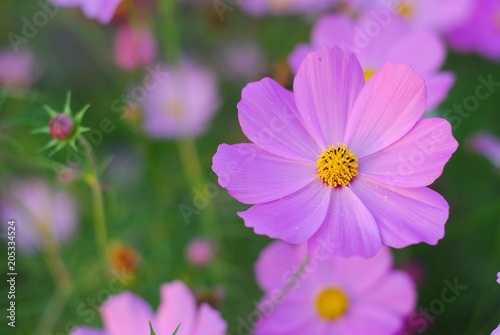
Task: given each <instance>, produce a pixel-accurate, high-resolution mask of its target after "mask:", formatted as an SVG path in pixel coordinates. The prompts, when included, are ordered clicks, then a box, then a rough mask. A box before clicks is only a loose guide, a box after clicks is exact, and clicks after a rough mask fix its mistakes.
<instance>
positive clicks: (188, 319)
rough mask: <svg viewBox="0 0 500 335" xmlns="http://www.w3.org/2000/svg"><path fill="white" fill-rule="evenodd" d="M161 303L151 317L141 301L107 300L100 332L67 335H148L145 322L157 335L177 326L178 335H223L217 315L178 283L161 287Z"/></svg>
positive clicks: (125, 296) (130, 297)
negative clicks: (199, 304)
mask: <svg viewBox="0 0 500 335" xmlns="http://www.w3.org/2000/svg"><path fill="white" fill-rule="evenodd" d="M160 295H161V302H160V306H159V307H158V311H157V312H156V314H154V312H153V310H152V309H151V307H150V306H149V305H148V304H147V302H145V301H144V300H143V299H142V298H140V297H138V296H136V295H135V294H133V293H131V292H123V293H120V294H117V295H114V296H111V297H109V298H108V299H107V300H106V301H105V302H104V303H103V304H102V306H101V310H100V312H101V316H102V319H103V324H104V329H103V330H100V329H95V328H89V327H85V326H80V327H76V328H74V329H73V330H72V331H71V333H70V335H149V334H150V329H149V322H151V325H152V326H153V329H154V331H155V333H156V334H157V335H172V334H173V332H174V330H175V329H176V328H177V326H178V325H179V324H181V327H180V328H179V332H178V333H177V334H178V335H224V334H225V332H226V328H227V325H226V322H225V321H224V320H223V319H222V318H221V315H220V313H219V311H216V310H214V309H213V308H212V307H210V305H208V304H206V303H203V304H201V306H199V307H197V306H196V301H195V298H194V296H193V294H192V293H191V291H190V290H189V288H188V287H187V286H186V285H185V284H184V283H182V282H180V281H174V282H172V283H168V284H164V285H162V287H161V290H160Z"/></svg>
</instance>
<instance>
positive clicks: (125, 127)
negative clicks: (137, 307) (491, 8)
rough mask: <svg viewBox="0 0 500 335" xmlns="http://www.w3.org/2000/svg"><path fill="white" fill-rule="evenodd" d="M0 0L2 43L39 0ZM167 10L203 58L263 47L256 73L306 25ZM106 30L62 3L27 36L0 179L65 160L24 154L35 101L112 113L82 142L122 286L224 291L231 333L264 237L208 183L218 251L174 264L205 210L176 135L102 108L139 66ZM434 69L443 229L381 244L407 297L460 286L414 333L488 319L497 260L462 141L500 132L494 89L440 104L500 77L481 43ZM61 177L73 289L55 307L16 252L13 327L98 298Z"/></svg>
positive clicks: (66, 316) (495, 294)
mask: <svg viewBox="0 0 500 335" xmlns="http://www.w3.org/2000/svg"><path fill="white" fill-rule="evenodd" d="M0 8H1V11H0V17H1V20H0V22H1V23H0V36H2V42H1V44H0V47H8V44H9V41H8V39H7V35H8V33H9V32H16V33H19V31H20V29H21V27H22V24H23V22H22V18H23V17H28V18H30V17H31V16H32V15H33V14H34V13H35V12H36V11H37V10H39V7H38V5H37V4H36V3H35V2H28V1H22V2H20V1H13V0H3V1H2V4H1V5H0ZM154 19H155V18H154V17H152V18H151V20H154ZM152 22H153V21H152ZM177 23H178V25H179V29H180V31H181V37H182V38H181V41H182V50H183V52H184V53H185V54H186V55H189V56H190V57H191V58H193V59H196V60H197V61H198V62H199V63H201V64H204V65H205V66H208V67H211V66H212V62H213V60H214V58H216V51H217V48H218V47H220V46H221V45H224V43H227V42H228V41H240V40H248V39H250V40H255V41H256V42H257V43H258V44H259V46H260V47H261V48H262V50H263V53H264V54H265V55H266V57H267V60H268V67H267V70H266V71H261V73H256V74H255V80H257V79H259V78H261V77H263V76H268V75H276V73H277V71H276V69H277V68H279V64H280V63H282V62H283V61H284V60H285V59H286V57H287V55H288V53H289V52H290V51H291V50H292V48H293V47H294V46H295V45H296V44H297V43H299V42H306V41H307V40H308V38H309V33H310V28H311V25H312V22H310V21H309V20H306V19H304V18H300V17H286V18H273V17H269V18H265V19H255V18H250V17H248V16H247V15H245V14H244V13H242V12H240V10H239V9H238V8H236V9H235V10H234V11H231V12H226V13H225V16H224V20H223V21H221V20H219V19H218V17H217V14H216V13H215V11H214V9H213V7H212V6H211V4H209V5H208V6H206V7H189V6H181V7H180V8H178V11H177ZM110 30H111V27H109V26H101V25H99V24H97V23H96V22H94V21H89V20H87V19H85V18H83V17H81V16H79V15H78V13H77V11H75V10H61V11H60V12H59V13H58V14H57V15H56V16H55V17H54V18H51V19H50V22H49V23H48V24H47V25H46V26H44V27H42V28H40V29H39V32H38V33H37V35H36V36H35V37H34V38H33V39H31V40H30V42H29V46H30V47H31V48H32V49H33V50H34V52H35V54H36V57H37V59H38V60H39V62H40V64H41V65H42V67H43V75H42V76H41V77H40V79H39V80H38V81H37V83H36V84H35V85H34V87H33V89H32V90H30V91H29V92H28V93H27V94H25V95H20V94H17V93H16V92H10V93H7V96H6V99H5V101H4V103H3V105H2V106H1V110H0V125H1V129H0V133H1V134H2V138H1V140H0V161H1V167H0V178H1V179H0V183H2V184H4V183H5V182H7V181H9V180H11V179H12V178H24V177H26V176H41V177H42V178H44V179H46V180H49V181H52V182H53V183H54V184H57V183H58V182H57V178H56V176H55V173H54V170H53V169H51V168H50V164H51V163H50V160H54V161H57V162H61V163H64V161H65V159H66V155H67V153H68V151H67V150H66V149H63V150H62V151H61V152H59V153H58V154H56V155H54V156H53V157H50V158H49V156H48V155H47V153H45V152H44V153H41V154H40V153H37V149H38V148H39V147H41V146H42V145H43V144H45V143H46V141H48V136H45V135H32V134H31V133H30V132H31V130H32V129H33V128H36V127H40V126H44V125H45V124H46V123H47V121H48V117H47V114H46V113H45V112H44V111H43V109H42V106H43V104H45V103H47V104H49V105H51V106H53V107H56V108H59V107H62V105H63V103H64V96H65V94H66V92H67V91H71V92H72V94H73V99H72V106H73V109H74V110H77V109H79V108H80V107H81V106H83V105H84V104H86V103H90V104H91V108H90V110H89V111H88V112H87V114H86V116H85V118H84V124H85V125H86V126H88V127H91V128H98V127H99V122H100V120H102V119H103V118H109V119H111V120H112V122H113V125H114V126H116V128H115V129H114V130H113V131H112V132H111V133H109V134H104V136H103V139H102V143H101V144H99V145H97V146H95V147H94V149H95V151H96V156H97V160H98V161H99V163H100V164H105V162H108V161H111V163H110V165H109V166H108V167H107V168H106V169H105V171H104V172H103V174H102V176H101V181H102V182H103V183H104V184H105V185H106V188H105V190H106V191H105V193H104V195H105V201H106V210H107V217H108V228H109V231H108V233H109V237H110V239H112V240H116V241H122V242H125V243H128V244H130V245H131V246H133V247H134V248H135V249H136V251H137V252H138V253H139V255H140V257H141V263H140V266H139V269H138V272H137V274H136V276H135V279H134V280H132V281H129V282H127V285H126V287H123V289H127V290H131V291H133V292H135V293H137V294H138V295H140V296H142V297H143V298H144V299H146V300H147V301H148V302H149V303H150V304H151V305H152V306H153V307H154V308H156V307H157V306H158V303H159V287H160V285H161V284H162V283H165V282H168V281H172V280H174V279H182V280H183V281H185V282H186V283H187V284H189V285H190V286H191V287H192V288H194V289H195V290H199V291H201V292H208V291H212V290H214V289H218V290H219V291H222V292H224V294H223V298H222V302H221V310H222V314H223V316H224V318H225V320H226V321H227V322H228V324H229V334H236V333H237V327H238V325H239V321H238V320H239V318H241V319H243V320H246V319H247V318H248V315H249V314H250V313H251V312H252V310H253V309H254V307H255V304H256V302H257V301H258V300H259V299H260V297H261V292H260V291H259V289H258V287H257V285H256V283H255V280H254V272H253V264H254V262H255V260H256V258H257V256H258V254H259V252H260V250H262V248H263V247H264V246H265V245H267V244H268V243H269V242H270V239H268V238H267V237H262V236H256V235H254V234H253V232H252V230H250V229H246V228H245V227H244V226H243V222H242V220H241V219H240V218H238V217H237V216H236V214H235V213H236V212H237V211H240V210H243V209H245V208H246V206H244V205H241V204H239V203H238V202H237V201H236V200H234V199H232V198H231V197H229V196H228V194H227V192H226V191H225V190H223V189H220V188H218V192H217V195H216V196H215V197H213V198H210V201H211V202H212V203H213V205H214V207H215V209H216V216H217V223H218V224H217V225H216V226H217V232H214V230H213V228H210V229H209V234H219V235H220V237H221V241H220V244H219V245H218V246H217V248H218V254H217V259H216V260H215V262H214V263H213V264H212V266H210V268H206V269H196V268H194V267H192V266H190V265H188V264H187V263H186V260H185V258H184V248H185V246H186V244H187V243H188V242H189V241H190V239H191V238H193V237H194V236H197V235H199V234H202V233H204V232H205V231H207V229H206V228H204V227H203V226H202V224H203V220H201V217H202V216H204V215H209V214H207V213H208V212H209V211H210V210H209V209H201V210H200V211H201V213H200V214H199V215H193V216H192V217H191V218H192V220H191V221H192V222H191V223H190V224H186V222H185V220H184V219H183V216H182V215H181V212H180V210H179V205H181V204H186V205H188V206H191V207H194V206H193V195H192V192H191V186H190V183H189V181H188V180H186V176H185V174H184V172H183V169H182V165H181V163H180V161H179V146H178V144H177V143H175V142H174V141H171V142H169V141H152V140H149V139H148V138H147V137H146V136H145V135H144V134H142V133H141V130H140V125H139V124H137V123H136V122H134V121H123V120H121V119H120V118H119V117H118V115H117V114H116V113H113V111H112V110H111V107H110V106H111V104H112V102H113V101H114V100H115V99H117V98H118V99H119V98H120V97H121V96H122V94H123V92H124V91H125V90H126V89H127V88H128V87H130V86H133V85H136V84H137V83H139V82H140V81H141V80H142V75H143V74H141V73H136V74H128V73H124V72H122V71H121V70H119V69H118V68H117V67H116V66H115V65H114V64H113V62H112V59H111V53H112V47H111V45H112V42H111V38H112V35H111V33H110ZM154 30H155V31H156V33H157V35H158V36H159V37H161V35H162V33H163V31H162V26H161V25H160V26H154ZM444 68H445V69H446V70H450V71H453V72H454V73H456V76H457V82H456V85H455V86H454V88H453V89H452V90H451V93H450V95H449V97H448V99H447V100H446V101H445V102H444V103H443V104H442V105H441V106H440V108H439V111H438V112H437V113H438V114H441V115H442V114H446V115H447V117H448V118H449V119H450V121H453V120H454V121H453V123H454V124H453V126H454V129H453V131H454V135H455V137H456V138H457V139H458V141H459V143H460V147H459V149H458V151H457V152H456V153H455V154H454V156H453V157H452V159H451V160H450V162H449V164H448V165H447V166H446V168H445V171H444V173H443V175H442V177H441V178H440V179H439V180H438V181H437V182H436V183H435V184H433V185H432V188H434V189H436V190H438V191H439V192H440V193H441V194H443V195H444V197H445V198H446V199H447V200H448V202H449V203H450V208H451V210H450V211H451V213H450V219H449V221H448V223H447V226H446V236H445V238H444V239H443V240H442V241H440V243H439V244H438V245H437V246H428V245H417V246H412V247H408V248H405V249H403V250H395V252H394V253H395V257H396V259H397V264H398V265H399V266H402V265H403V264H405V262H407V261H408V260H416V261H417V262H419V263H420V264H421V266H422V268H423V272H424V275H423V276H424V278H423V280H422V282H421V284H420V285H419V290H418V294H419V299H418V307H422V308H429V305H430V304H431V303H432V301H433V300H434V299H439V298H440V296H441V292H442V290H443V289H444V288H445V287H446V286H445V284H444V281H445V280H449V281H452V282H453V280H454V279H455V278H457V280H458V282H459V283H460V284H462V285H466V286H467V289H466V290H465V291H464V292H463V293H462V294H461V295H460V296H458V297H457V299H456V300H455V301H454V302H453V303H450V304H447V305H446V307H445V309H444V311H443V313H442V314H440V315H438V316H436V318H435V320H433V321H432V322H429V326H428V327H427V329H426V330H425V331H424V332H423V333H425V334H466V335H473V334H474V335H476V334H478V335H479V334H489V333H490V332H491V330H492V329H493V328H494V327H496V325H497V324H498V322H500V287H499V286H498V284H496V282H495V279H496V273H497V272H498V271H500V191H499V185H500V183H499V180H500V175H499V173H498V171H496V170H495V169H494V168H493V166H492V165H491V164H490V163H489V162H488V161H487V160H486V159H484V158H482V157H480V156H478V155H476V154H474V153H472V152H470V150H468V149H467V146H466V138H467V136H468V135H469V134H471V133H472V132H474V131H477V130H489V131H491V132H493V133H496V134H497V135H500V126H499V125H500V89H498V88H497V90H499V91H498V92H497V91H495V92H494V93H493V94H492V96H491V97H490V98H488V99H487V100H484V101H481V102H480V106H479V108H478V109H477V110H476V111H473V112H471V113H470V116H469V117H468V118H464V117H460V121H458V119H456V117H457V115H458V114H456V113H453V112H446V111H447V110H449V109H452V107H453V105H454V104H456V103H457V104H461V103H463V101H464V99H465V98H466V97H467V96H470V95H474V94H475V89H476V87H477V86H478V85H479V84H480V81H479V79H478V77H479V76H482V77H483V78H487V77H488V76H490V75H491V76H492V77H493V79H494V80H495V81H500V65H499V64H498V63H493V62H490V61H487V60H485V59H483V58H481V57H480V56H475V55H459V54H455V53H453V52H450V53H449V55H448V59H447V61H446V64H445V67H444ZM219 84H220V92H221V97H222V101H223V104H222V107H221V108H220V110H219V112H218V114H217V115H216V117H215V119H214V120H213V122H212V125H211V127H210V130H209V131H208V132H207V133H206V134H204V135H203V136H201V137H200V138H198V139H197V140H196V144H197V149H198V153H199V159H200V161H201V164H202V169H203V175H204V178H205V180H206V182H208V183H211V184H213V185H216V184H217V183H216V177H215V174H214V173H213V172H212V171H211V158H212V156H213V154H214V153H215V152H216V149H217V146H218V145H219V144H220V143H238V142H241V141H244V140H245V139H244V136H243V134H242V132H241V130H240V127H239V125H238V120H237V109H236V104H237V102H238V101H239V99H240V93H241V89H242V88H243V87H244V86H245V85H246V81H245V80H228V79H223V78H221V79H220V81H219ZM4 94H5V93H4ZM452 117H455V119H453V120H452ZM65 187H66V188H67V189H68V190H69V191H70V192H71V193H73V194H74V195H75V197H76V199H77V201H78V204H79V206H80V207H81V213H82V218H81V224H80V226H79V229H78V236H77V238H75V239H74V240H73V241H72V242H71V243H69V244H66V245H64V246H63V248H62V256H63V259H64V261H65V263H66V265H67V267H68V269H69V271H70V273H71V276H72V279H73V280H74V282H75V285H76V286H75V289H74V290H73V291H72V293H71V295H70V296H69V298H68V300H67V302H66V303H65V304H64V305H63V307H62V308H61V310H60V315H57V312H55V311H57V303H58V302H57V301H58V299H57V294H56V286H55V284H54V281H53V278H52V276H51V274H50V272H49V271H48V269H47V265H46V263H45V261H44V257H43V255H42V254H35V255H23V254H21V253H19V252H18V254H17V272H18V277H17V294H16V304H17V322H16V325H17V326H16V328H15V330H14V332H13V334H40V335H49V334H54V335H55V334H66V333H67V332H68V330H69V327H71V326H73V325H80V324H86V319H87V318H88V315H87V316H82V315H81V313H80V315H79V313H78V308H79V306H81V304H82V303H83V302H86V301H88V298H96V299H97V300H98V301H99V300H100V301H99V302H102V299H103V298H105V295H104V294H103V293H100V292H102V290H103V289H104V290H105V289H107V288H108V286H109V281H110V279H108V278H106V277H105V276H103V275H102V274H101V272H100V271H99V267H98V264H97V263H98V262H97V248H96V245H95V239H94V234H93V225H92V203H91V199H90V192H89V190H88V188H87V187H86V185H85V184H84V183H82V182H74V183H71V184H69V185H67V186H65ZM1 253H2V255H5V256H0V258H1V259H2V261H1V262H0V273H1V274H2V277H1V278H2V281H1V282H2V284H1V285H0V287H1V289H0V305H1V308H0V310H2V313H0V314H1V315H2V319H1V320H0V334H11V333H12V331H13V329H12V328H8V327H7V326H6V320H5V317H4V313H5V308H6V305H5V302H6V296H7V289H6V288H7V285H6V281H5V280H4V279H3V278H5V277H4V274H6V273H7V268H6V258H7V257H6V246H5V243H3V242H2V244H1ZM4 260H5V261H4ZM113 293H118V292H113ZM52 311H54V312H52ZM44 313H47V314H49V315H52V316H48V317H47V316H46V315H45V314H44ZM51 317H54V318H55V320H54V321H55V326H54V327H50V329H48V331H49V333H45V332H43V331H42V330H41V328H40V327H41V326H42V325H43V322H44V320H45V321H47V320H46V319H47V318H49V319H50V318H51ZM88 325H89V326H95V327H99V326H100V325H101V320H100V317H95V318H93V320H92V321H91V322H90V324H88ZM417 333H418V332H417Z"/></svg>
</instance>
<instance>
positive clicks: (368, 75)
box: [363, 69, 377, 82]
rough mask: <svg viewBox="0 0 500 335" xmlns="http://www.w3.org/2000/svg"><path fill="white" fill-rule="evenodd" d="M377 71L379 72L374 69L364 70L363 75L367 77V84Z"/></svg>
mask: <svg viewBox="0 0 500 335" xmlns="http://www.w3.org/2000/svg"><path fill="white" fill-rule="evenodd" d="M376 71H377V70H374V69H366V70H363V74H364V75H365V82H367V81H368V80H370V78H371V77H372V76H373V75H374V74H375V72H376Z"/></svg>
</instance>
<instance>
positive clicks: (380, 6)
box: [344, 0, 495, 32]
mask: <svg viewBox="0 0 500 335" xmlns="http://www.w3.org/2000/svg"><path fill="white" fill-rule="evenodd" d="M344 1H345V3H346V4H347V6H348V8H349V9H350V10H351V11H353V12H358V13H368V12H371V13H373V12H374V11H376V12H380V11H384V12H387V13H391V14H392V15H395V16H399V17H401V18H403V19H405V20H406V21H407V22H408V23H409V24H410V25H412V26H414V27H426V28H429V29H432V30H434V31H436V32H446V31H448V30H449V29H450V28H452V27H454V26H456V25H457V24H460V23H461V22H462V21H463V20H465V19H466V18H467V15H468V14H469V12H470V10H471V7H472V3H473V1H475V0H397V1H388V0H344ZM493 1H495V0H493Z"/></svg>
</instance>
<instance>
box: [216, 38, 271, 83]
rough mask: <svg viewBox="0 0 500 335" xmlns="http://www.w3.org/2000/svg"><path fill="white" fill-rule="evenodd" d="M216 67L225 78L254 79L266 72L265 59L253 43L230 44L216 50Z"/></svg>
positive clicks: (257, 46) (258, 47)
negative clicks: (217, 52) (219, 51)
mask: <svg viewBox="0 0 500 335" xmlns="http://www.w3.org/2000/svg"><path fill="white" fill-rule="evenodd" d="M218 50H221V54H219V55H217V56H216V57H217V60H216V61H217V65H218V68H220V72H222V73H223V74H224V75H225V77H228V78H231V79H233V78H244V79H255V78H256V76H259V77H260V76H261V75H262V73H263V72H265V70H266V59H265V55H264V53H263V52H262V50H261V48H260V46H259V45H258V44H257V43H255V42H254V41H243V42H230V43H227V44H225V45H224V46H221V47H219V48H218Z"/></svg>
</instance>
